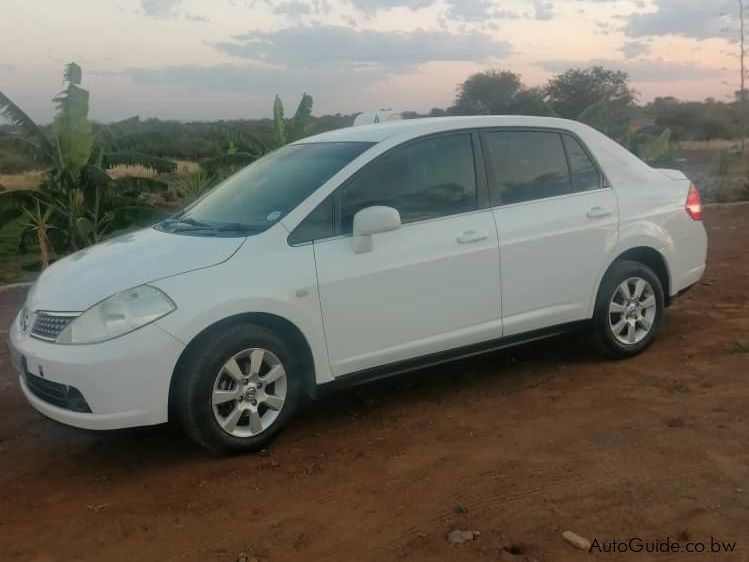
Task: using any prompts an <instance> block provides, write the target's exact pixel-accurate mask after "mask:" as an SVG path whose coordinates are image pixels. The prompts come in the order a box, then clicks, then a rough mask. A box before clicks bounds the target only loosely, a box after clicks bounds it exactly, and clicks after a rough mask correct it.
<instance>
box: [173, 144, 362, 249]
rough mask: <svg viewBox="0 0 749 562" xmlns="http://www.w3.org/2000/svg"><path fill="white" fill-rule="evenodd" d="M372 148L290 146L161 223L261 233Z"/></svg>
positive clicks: (179, 229) (185, 228)
mask: <svg viewBox="0 0 749 562" xmlns="http://www.w3.org/2000/svg"><path fill="white" fill-rule="evenodd" d="M370 146H372V143H361V142H326V143H324V142H321V143H305V144H293V145H289V146H285V147H283V148H280V149H278V150H276V151H275V152H273V153H271V154H269V155H267V156H266V157H264V158H262V159H260V160H258V161H257V162H254V163H252V164H250V165H249V166H247V167H246V168H244V169H242V170H240V171H239V172H237V173H236V174H234V175H233V176H231V177H230V178H228V179H227V180H225V181H224V182H222V183H221V184H219V185H218V186H216V187H215V188H214V189H213V190H212V191H211V192H209V193H208V195H206V196H205V197H203V198H201V199H199V200H198V201H197V202H196V203H194V204H193V205H191V206H190V207H188V208H187V209H185V210H184V211H183V212H181V213H179V214H177V215H176V216H175V217H173V218H172V219H169V220H167V221H164V222H163V223H161V225H160V226H161V228H163V229H164V230H171V231H173V232H191V233H197V234H201V233H205V234H207V235H208V234H211V233H216V232H224V233H244V234H247V233H252V232H262V231H263V230H265V229H267V228H269V227H270V226H272V225H273V224H275V223H276V222H278V221H279V220H281V219H282V218H283V217H284V216H286V214H288V213H289V212H290V211H292V210H293V209H294V208H295V207H296V206H297V205H299V204H300V203H301V202H302V201H304V200H305V199H306V198H307V197H308V196H309V195H310V194H311V193H313V192H314V191H315V190H316V189H318V188H319V187H320V186H321V185H322V184H323V183H325V182H326V181H327V180H328V179H330V178H331V177H332V176H333V175H335V174H336V173H337V172H339V171H340V170H341V169H342V168H343V167H344V166H346V165H347V164H348V163H350V162H351V161H352V160H354V158H356V157H357V156H359V155H360V154H362V153H363V152H364V151H365V150H367V149H368V148H369V147H370Z"/></svg>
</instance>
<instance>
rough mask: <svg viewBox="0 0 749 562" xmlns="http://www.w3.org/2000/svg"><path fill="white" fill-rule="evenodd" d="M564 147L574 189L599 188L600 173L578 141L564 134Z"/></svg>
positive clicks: (587, 189) (600, 183)
mask: <svg viewBox="0 0 749 562" xmlns="http://www.w3.org/2000/svg"><path fill="white" fill-rule="evenodd" d="M564 148H565V149H567V159H568V160H569V163H570V172H571V174H572V185H573V187H574V189H575V191H589V190H591V189H600V187H601V185H602V182H601V174H599V173H598V170H597V169H596V167H595V166H594V165H593V162H591V161H590V157H589V156H588V154H587V153H586V152H585V150H583V147H582V146H580V143H579V142H577V141H576V140H575V139H573V138H572V137H570V136H567V135H564Z"/></svg>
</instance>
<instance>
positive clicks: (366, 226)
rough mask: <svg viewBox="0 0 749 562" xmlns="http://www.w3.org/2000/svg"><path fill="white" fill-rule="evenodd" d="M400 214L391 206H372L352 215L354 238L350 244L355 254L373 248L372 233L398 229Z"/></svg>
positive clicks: (369, 250)
mask: <svg viewBox="0 0 749 562" xmlns="http://www.w3.org/2000/svg"><path fill="white" fill-rule="evenodd" d="M400 227H401V216H400V213H398V211H397V209H393V208H392V207H382V206H374V207H367V208H366V209H362V210H361V211H359V212H358V213H356V214H355V215H354V238H353V240H352V243H351V244H352V246H353V249H354V253H355V254H363V253H365V252H371V251H372V249H373V248H374V245H373V243H372V235H373V234H379V233H381V232H390V231H391V230H398V229H399V228H400Z"/></svg>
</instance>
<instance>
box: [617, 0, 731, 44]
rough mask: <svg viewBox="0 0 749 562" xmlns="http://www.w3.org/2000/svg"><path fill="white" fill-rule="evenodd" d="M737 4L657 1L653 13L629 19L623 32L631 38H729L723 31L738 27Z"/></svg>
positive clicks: (706, 0) (720, 0)
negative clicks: (732, 25) (727, 28)
mask: <svg viewBox="0 0 749 562" xmlns="http://www.w3.org/2000/svg"><path fill="white" fill-rule="evenodd" d="M735 4H736V3H735V2H727V1H726V0H658V1H657V2H656V10H655V11H654V12H646V13H639V12H638V13H634V14H631V15H630V16H628V18H627V21H626V24H625V26H624V32H625V33H626V34H627V35H629V36H630V37H647V36H654V35H679V36H682V37H691V38H694V39H709V38H712V37H729V36H728V34H727V33H725V32H722V31H721V29H723V28H725V27H727V26H729V25H731V24H735V22H736V20H737V17H736V15H735V14H734V12H735V11H736V8H735ZM721 14H726V15H725V16H723V15H721Z"/></svg>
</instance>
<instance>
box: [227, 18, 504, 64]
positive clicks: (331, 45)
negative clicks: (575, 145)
mask: <svg viewBox="0 0 749 562" xmlns="http://www.w3.org/2000/svg"><path fill="white" fill-rule="evenodd" d="M215 47H216V48H217V49H218V50H220V51H222V52H224V53H227V54H230V55H233V56H236V57H239V58H243V59H247V60H251V61H261V62H263V63H266V64H273V65H286V66H289V67H300V66H317V67H319V66H331V65H341V64H343V65H347V66H349V67H351V68H355V67H363V66H368V65H375V66H382V67H383V68H387V69H389V70H403V69H407V68H411V67H413V66H415V65H419V64H422V63H426V62H430V61H487V60H491V59H497V58H502V57H504V56H506V55H508V54H509V53H510V46H509V44H508V43H506V42H504V41H499V40H496V39H494V38H492V37H490V36H489V35H485V34H481V33H471V34H454V33H447V32H443V31H415V32H412V33H402V32H397V31H374V30H362V31H360V30H356V29H352V28H350V27H342V26H334V25H324V26H314V27H313V26H297V27H287V28H285V29H280V30H277V31H258V30H255V31H249V32H247V33H244V34H241V35H238V36H236V37H234V39H233V40H231V41H223V42H219V43H217V44H216V45H215Z"/></svg>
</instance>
